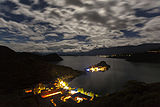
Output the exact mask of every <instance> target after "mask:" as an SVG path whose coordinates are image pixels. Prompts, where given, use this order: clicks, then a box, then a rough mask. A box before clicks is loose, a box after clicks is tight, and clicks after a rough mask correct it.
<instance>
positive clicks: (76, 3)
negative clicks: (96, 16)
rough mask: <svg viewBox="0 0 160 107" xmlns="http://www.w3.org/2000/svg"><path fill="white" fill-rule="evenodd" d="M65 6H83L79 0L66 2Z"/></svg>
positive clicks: (67, 0)
mask: <svg viewBox="0 0 160 107" xmlns="http://www.w3.org/2000/svg"><path fill="white" fill-rule="evenodd" d="M66 3H67V4H71V5H76V6H80V7H82V6H84V5H83V3H82V2H81V1H80V0H66Z"/></svg>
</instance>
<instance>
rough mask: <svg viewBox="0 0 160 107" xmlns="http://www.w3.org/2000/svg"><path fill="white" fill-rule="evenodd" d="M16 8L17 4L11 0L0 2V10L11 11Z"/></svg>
mask: <svg viewBox="0 0 160 107" xmlns="http://www.w3.org/2000/svg"><path fill="white" fill-rule="evenodd" d="M16 9H18V5H17V4H16V3H14V2H12V1H4V2H1V3H0V10H5V11H13V10H16Z"/></svg>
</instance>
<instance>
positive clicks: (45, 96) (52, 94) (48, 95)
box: [41, 91, 62, 98]
mask: <svg viewBox="0 0 160 107" xmlns="http://www.w3.org/2000/svg"><path fill="white" fill-rule="evenodd" d="M57 94H62V92H61V91H59V92H55V93H51V94H47V95H41V97H42V98H47V97H50V96H54V95H57Z"/></svg>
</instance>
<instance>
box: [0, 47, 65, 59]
mask: <svg viewBox="0 0 160 107" xmlns="http://www.w3.org/2000/svg"><path fill="white" fill-rule="evenodd" d="M15 57H16V58H32V59H37V60H43V61H53V62H54V61H61V60H63V59H62V58H61V57H60V56H59V55H58V54H56V53H51V54H45V55H41V54H35V53H28V52H15V51H14V50H12V49H10V48H8V47H6V46H0V60H6V59H14V58H15Z"/></svg>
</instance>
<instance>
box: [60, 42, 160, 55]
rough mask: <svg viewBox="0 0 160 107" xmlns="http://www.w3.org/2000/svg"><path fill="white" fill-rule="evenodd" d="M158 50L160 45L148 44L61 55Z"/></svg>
mask: <svg viewBox="0 0 160 107" xmlns="http://www.w3.org/2000/svg"><path fill="white" fill-rule="evenodd" d="M158 48H160V43H148V44H141V45H137V46H133V45H129V46H117V47H110V48H98V49H93V50H91V51H88V52H77V53H61V55H111V54H127V53H142V52H146V51H149V50H153V49H158Z"/></svg>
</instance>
